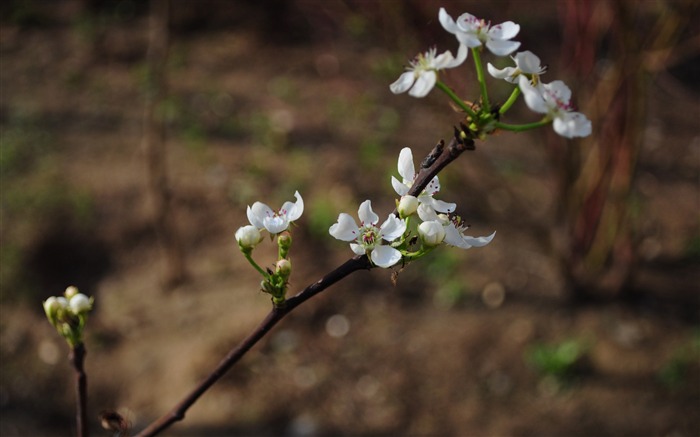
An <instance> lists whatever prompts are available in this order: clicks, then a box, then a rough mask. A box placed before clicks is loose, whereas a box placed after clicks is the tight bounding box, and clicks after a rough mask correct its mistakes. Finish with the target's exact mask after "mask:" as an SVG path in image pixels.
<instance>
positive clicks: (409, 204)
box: [396, 194, 418, 218]
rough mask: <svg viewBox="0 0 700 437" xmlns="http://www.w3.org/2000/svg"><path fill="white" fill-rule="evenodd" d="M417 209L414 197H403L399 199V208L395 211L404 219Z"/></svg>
mask: <svg viewBox="0 0 700 437" xmlns="http://www.w3.org/2000/svg"><path fill="white" fill-rule="evenodd" d="M417 209H418V198H417V197H416V196H411V195H408V194H407V195H405V196H403V197H401V200H400V201H399V206H398V207H397V208H396V210H397V211H398V212H399V216H401V218H406V217H408V216H410V215H413V214H414V213H415V212H416V210H417Z"/></svg>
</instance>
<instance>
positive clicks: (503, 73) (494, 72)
mask: <svg viewBox="0 0 700 437" xmlns="http://www.w3.org/2000/svg"><path fill="white" fill-rule="evenodd" d="M486 69H487V70H488V71H489V74H490V75H491V76H493V77H495V78H496V79H505V80H508V79H510V78H511V76H512V75H513V73H515V70H516V69H515V68H513V67H506V68H503V69H501V70H499V69H498V68H496V67H494V66H493V65H492V64H491V63H490V62H489V63H488V64H486Z"/></svg>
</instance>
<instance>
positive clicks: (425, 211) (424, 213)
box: [418, 203, 438, 222]
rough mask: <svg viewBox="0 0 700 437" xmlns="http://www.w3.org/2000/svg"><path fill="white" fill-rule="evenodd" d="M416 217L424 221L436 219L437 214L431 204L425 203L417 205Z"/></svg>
mask: <svg viewBox="0 0 700 437" xmlns="http://www.w3.org/2000/svg"><path fill="white" fill-rule="evenodd" d="M418 217H420V219H421V220H423V221H424V222H429V221H433V220H437V219H438V215H437V213H436V212H435V209H433V207H432V206H430V205H427V204H425V203H421V204H420V205H418Z"/></svg>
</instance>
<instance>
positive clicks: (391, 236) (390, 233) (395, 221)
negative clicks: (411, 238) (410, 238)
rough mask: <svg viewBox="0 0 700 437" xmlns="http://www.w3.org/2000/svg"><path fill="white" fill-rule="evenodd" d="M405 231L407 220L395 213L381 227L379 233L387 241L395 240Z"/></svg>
mask: <svg viewBox="0 0 700 437" xmlns="http://www.w3.org/2000/svg"><path fill="white" fill-rule="evenodd" d="M404 232H406V221H405V220H401V219H399V218H397V217H396V216H395V215H393V214H392V215H390V216H389V217H388V218H387V219H386V221H384V223H382V226H381V227H380V228H379V233H380V234H381V236H382V238H384V239H385V240H386V241H394V240H396V239H397V238H399V237H400V236H401V235H403V233H404Z"/></svg>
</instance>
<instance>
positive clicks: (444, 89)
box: [435, 80, 476, 119]
mask: <svg viewBox="0 0 700 437" xmlns="http://www.w3.org/2000/svg"><path fill="white" fill-rule="evenodd" d="M435 86H437V87H438V88H440V90H442V92H444V93H445V94H447V96H448V97H449V98H450V99H452V101H453V102H455V103H456V104H457V106H459V107H460V108H461V109H462V110H463V111H464V112H466V113H467V114H468V115H469V116H470V117H471V118H472V119H473V118H475V117H476V113H475V112H474V111H472V108H470V107H469V105H467V104H466V103H464V100H462V99H460V98H459V96H458V95H457V94H455V93H454V91H452V90H451V89H450V87H448V86H447V85H445V84H444V83H442V82H441V81H440V80H438V81H437V82H436V83H435Z"/></svg>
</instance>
